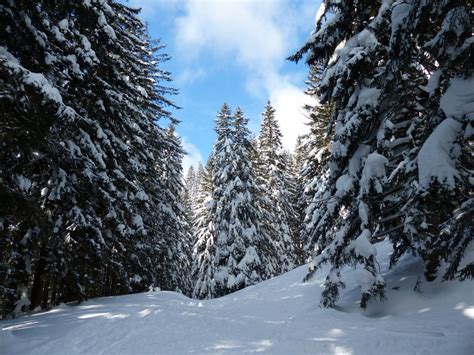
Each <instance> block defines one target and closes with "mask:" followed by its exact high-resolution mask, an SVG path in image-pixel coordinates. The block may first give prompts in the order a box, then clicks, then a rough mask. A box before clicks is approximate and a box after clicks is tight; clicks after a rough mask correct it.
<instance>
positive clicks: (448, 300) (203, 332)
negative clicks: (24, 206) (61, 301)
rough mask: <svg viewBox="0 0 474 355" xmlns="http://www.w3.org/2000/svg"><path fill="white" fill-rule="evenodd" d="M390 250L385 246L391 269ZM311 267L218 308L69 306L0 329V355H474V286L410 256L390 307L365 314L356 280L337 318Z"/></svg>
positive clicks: (163, 296)
mask: <svg viewBox="0 0 474 355" xmlns="http://www.w3.org/2000/svg"><path fill="white" fill-rule="evenodd" d="M389 252H390V248H389V246H388V245H387V244H381V245H380V244H379V245H378V246H377V255H378V258H379V262H380V264H381V267H382V269H384V270H387V266H388V254H389ZM306 270H307V267H306V266H303V267H300V268H298V269H296V270H293V271H291V272H289V273H287V274H285V275H282V276H280V277H277V278H274V279H272V280H268V281H266V282H263V283H260V284H258V285H256V286H252V287H248V288H246V289H244V290H242V291H239V292H236V293H233V294H231V295H228V296H226V297H222V298H219V299H214V300H208V301H198V300H193V299H189V298H187V297H185V296H183V295H180V294H177V293H174V292H160V291H157V292H148V293H141V294H135V295H128V296H119V297H106V298H100V299H94V300H90V301H88V302H85V303H83V304H80V305H78V306H67V305H61V306H59V307H56V308H54V309H52V310H50V311H48V312H45V313H37V314H32V315H30V316H25V317H21V318H17V319H14V320H9V321H2V322H0V326H1V327H2V331H1V332H0V353H1V354H12V353H22V354H31V353H34V354H72V353H88V354H102V353H127V354H141V353H163V354H181V353H188V352H195V353H225V352H237V353H244V352H269V353H285V354H297V353H315V354H473V353H474V340H473V338H474V297H473V296H474V292H473V291H474V289H473V283H472V282H471V281H466V282H463V283H459V282H444V283H440V282H435V283H426V282H424V283H422V284H421V290H422V293H418V292H414V291H413V288H414V286H415V284H416V281H417V277H418V275H419V274H420V272H421V270H422V269H421V264H420V263H419V261H417V260H416V259H414V258H413V257H406V258H405V259H404V260H403V261H402V262H401V263H400V264H398V266H397V267H396V268H395V269H393V270H390V271H388V272H385V277H386V280H387V283H388V288H387V289H388V291H387V296H388V300H386V301H385V302H376V303H371V304H370V305H369V308H368V310H367V311H365V312H364V311H361V310H360V308H359V307H358V303H357V300H358V299H359V297H360V291H359V290H358V289H357V288H356V287H355V282H354V281H353V279H354V278H355V277H356V275H355V273H354V271H349V270H346V272H345V273H344V275H345V281H346V285H347V287H346V290H345V291H344V292H343V293H342V297H341V299H340V301H339V304H338V307H337V309H321V308H319V306H318V304H319V297H320V290H321V284H322V282H323V277H322V274H323V273H320V272H318V273H317V274H316V277H315V278H314V279H313V280H312V281H311V282H308V283H302V282H301V280H302V279H303V277H304V276H305V274H306Z"/></svg>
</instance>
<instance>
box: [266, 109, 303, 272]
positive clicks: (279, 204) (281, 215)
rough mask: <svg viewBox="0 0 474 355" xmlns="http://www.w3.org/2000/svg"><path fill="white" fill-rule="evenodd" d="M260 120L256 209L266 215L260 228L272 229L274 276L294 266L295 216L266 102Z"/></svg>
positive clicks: (277, 133) (271, 111)
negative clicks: (275, 254)
mask: <svg viewBox="0 0 474 355" xmlns="http://www.w3.org/2000/svg"><path fill="white" fill-rule="evenodd" d="M262 118H263V119H262V123H261V126H260V134H259V136H258V148H257V153H258V154H257V155H258V161H259V164H260V167H259V169H258V175H259V176H258V179H259V187H260V188H261V190H262V196H261V199H260V201H262V204H261V206H260V207H261V208H262V210H264V211H265V212H266V214H265V215H264V216H265V221H264V228H268V227H269V226H270V225H271V227H272V228H271V229H269V231H268V234H269V235H271V239H272V243H273V244H274V246H275V248H276V249H277V255H278V264H279V266H280V267H279V268H278V273H282V272H286V271H289V270H291V269H292V268H293V267H294V266H295V261H296V252H295V244H297V241H296V239H295V233H294V231H293V230H292V229H291V227H290V226H294V221H295V219H296V212H295V210H294V208H293V204H292V201H291V197H292V195H291V189H292V181H291V179H290V176H289V172H288V169H289V167H288V163H289V162H288V158H287V156H286V155H285V152H284V151H283V146H282V143H281V138H282V134H281V131H280V127H279V125H278V121H277V120H276V117H275V109H274V108H273V107H272V105H271V103H270V101H268V102H267V104H266V106H265V110H264V112H263V113H262Z"/></svg>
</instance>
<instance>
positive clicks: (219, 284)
mask: <svg viewBox="0 0 474 355" xmlns="http://www.w3.org/2000/svg"><path fill="white" fill-rule="evenodd" d="M247 122H248V120H247V119H246V118H245V117H244V115H243V113H242V111H241V110H240V109H239V108H237V109H236V111H235V114H234V115H233V116H232V115H231V112H230V109H229V107H228V106H227V105H226V104H225V105H224V106H223V107H222V109H221V111H220V113H219V114H218V116H217V120H216V132H217V139H216V143H215V144H214V148H213V152H212V155H211V158H210V162H211V163H210V165H211V176H212V192H211V195H210V196H208V197H207V199H206V200H205V201H204V205H203V206H202V207H201V209H198V213H197V214H198V217H199V218H197V233H198V241H197V243H196V246H195V249H194V251H195V260H194V268H193V274H194V275H196V284H195V289H194V295H195V296H196V297H199V298H213V297H219V296H223V295H225V294H228V293H230V292H233V291H236V290H239V289H241V288H243V287H246V286H249V285H253V284H255V283H257V282H260V281H262V280H264V279H265V278H268V277H270V276H272V275H275V274H276V272H277V270H278V267H279V266H278V263H277V252H276V250H277V249H276V248H275V246H274V245H273V244H272V241H271V237H270V235H269V234H268V233H267V232H266V230H265V229H264V228H262V224H263V216H262V212H261V211H260V204H259V196H260V192H259V189H258V186H257V184H256V182H255V178H254V172H253V166H252V159H251V156H252V149H253V147H252V145H251V142H250V132H249V130H248V128H247ZM204 181H205V180H204Z"/></svg>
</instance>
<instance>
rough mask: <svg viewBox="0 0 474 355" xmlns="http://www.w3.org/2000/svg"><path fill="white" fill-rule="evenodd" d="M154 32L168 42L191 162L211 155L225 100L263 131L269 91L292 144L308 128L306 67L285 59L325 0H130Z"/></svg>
mask: <svg viewBox="0 0 474 355" xmlns="http://www.w3.org/2000/svg"><path fill="white" fill-rule="evenodd" d="M127 3H128V5H129V6H132V7H140V8H142V14H141V17H142V19H143V20H144V21H146V22H147V23H148V25H149V32H150V35H151V36H152V37H153V38H160V39H161V41H162V43H163V44H166V46H167V47H166V49H165V51H164V52H166V53H167V54H169V55H170V56H171V57H172V59H171V60H170V61H168V62H167V63H165V64H164V66H163V67H164V69H166V70H168V71H170V72H171V73H172V76H173V79H174V81H173V86H174V87H176V88H177V89H179V91H180V93H179V95H178V96H176V97H175V98H174V100H175V102H176V103H177V104H178V105H179V106H181V107H182V109H181V110H179V111H176V112H175V116H176V117H178V118H179V119H180V120H181V121H182V123H181V124H180V125H179V127H178V132H179V133H180V135H181V136H182V139H183V145H184V148H185V150H186V151H187V152H188V153H189V154H188V156H187V157H185V160H184V167H185V169H187V167H188V166H189V165H190V164H196V163H197V162H198V161H200V160H202V161H203V162H204V161H205V160H206V159H207V157H208V155H209V153H210V152H211V149H212V144H213V142H214V139H215V133H214V118H215V116H216V114H217V112H218V110H219V109H220V108H221V106H222V104H223V103H224V102H227V103H228V104H229V105H230V106H231V107H232V109H235V108H236V107H237V106H240V107H241V108H242V109H243V111H244V113H245V114H246V116H247V117H248V118H250V123H249V126H250V129H251V130H252V131H253V132H254V133H255V134H257V133H258V129H259V125H260V119H261V112H262V111H263V107H264V105H265V103H266V101H267V100H268V99H270V100H271V101H272V104H273V105H274V106H275V108H276V110H277V118H278V120H279V122H280V125H281V127H282V131H283V134H284V138H283V143H284V146H285V147H286V148H288V149H291V148H292V146H293V144H294V141H295V139H296V136H297V135H298V134H299V133H302V132H303V131H304V130H305V125H304V121H305V119H304V116H303V113H302V110H301V106H302V105H303V103H304V102H307V101H308V100H309V98H307V97H306V96H305V95H304V94H303V93H302V92H303V90H304V80H305V79H306V75H307V67H306V65H305V64H304V63H300V64H298V65H295V64H294V63H291V62H288V61H286V60H285V58H286V57H287V56H289V55H290V54H292V53H293V52H294V51H295V50H296V49H298V48H299V47H300V46H301V44H302V43H303V42H304V41H305V39H306V38H307V37H308V35H309V33H310V32H311V30H312V29H313V23H314V15H315V13H316V11H317V9H318V7H319V3H320V1H319V0H129V1H127Z"/></svg>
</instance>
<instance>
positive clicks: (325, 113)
mask: <svg viewBox="0 0 474 355" xmlns="http://www.w3.org/2000/svg"><path fill="white" fill-rule="evenodd" d="M322 72H323V70H322V68H321V66H318V65H312V66H310V70H309V75H308V80H307V81H306V85H307V88H306V90H305V94H306V95H308V96H310V97H311V98H313V99H314V100H315V104H305V105H304V106H303V109H304V110H305V113H306V117H307V119H308V122H307V125H308V127H309V132H308V133H307V134H305V135H304V136H303V137H302V138H301V142H300V144H299V146H298V149H299V154H302V153H303V154H304V156H305V159H304V163H300V170H299V171H298V175H299V180H300V182H301V190H300V195H299V199H298V208H299V210H300V211H301V216H302V223H301V224H300V226H301V227H300V238H301V241H302V243H303V250H304V255H305V257H306V258H307V257H308V256H310V255H311V254H312V253H313V252H314V249H315V245H316V242H317V240H318V239H320V236H319V234H318V232H317V231H316V230H315V229H316V227H317V224H315V221H316V220H317V219H318V218H319V215H318V213H319V208H320V207H321V206H322V205H323V204H326V203H327V200H326V199H325V197H324V194H323V193H324V184H325V181H326V177H327V173H328V171H327V164H326V163H327V161H328V158H329V143H330V141H331V139H330V134H329V133H328V132H329V131H330V127H329V122H330V118H331V114H332V108H331V105H329V104H321V103H320V102H318V101H317V99H318V96H317V88H318V85H319V83H320V81H321V75H322ZM319 242H320V244H322V245H324V244H325V242H323V241H322V237H321V239H320V240H319Z"/></svg>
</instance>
